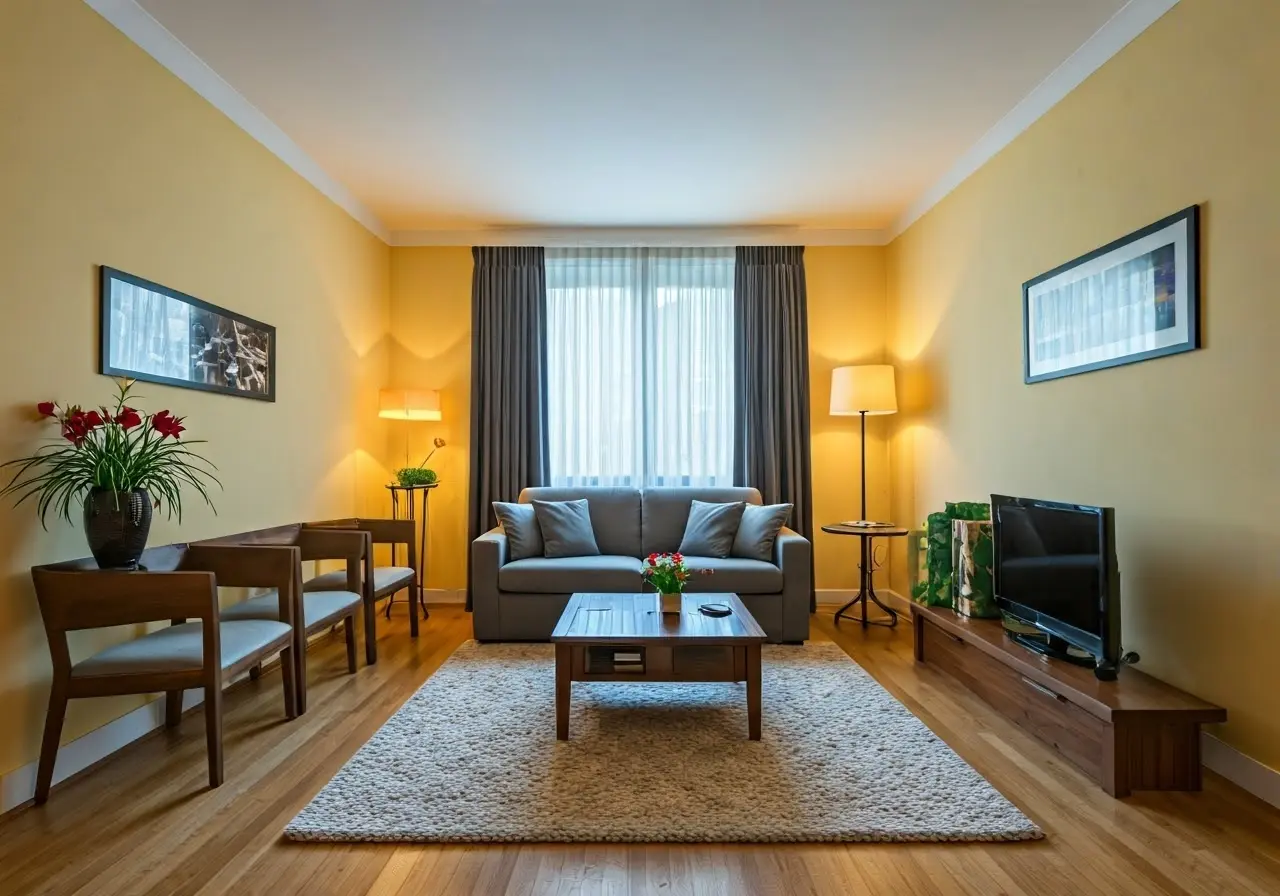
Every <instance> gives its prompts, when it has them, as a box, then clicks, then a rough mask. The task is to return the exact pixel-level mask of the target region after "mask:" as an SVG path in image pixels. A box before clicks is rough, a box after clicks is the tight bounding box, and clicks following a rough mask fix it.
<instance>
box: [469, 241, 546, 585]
mask: <svg viewBox="0 0 1280 896" xmlns="http://www.w3.org/2000/svg"><path fill="white" fill-rule="evenodd" d="M471 253H472V257H473V259H474V261H475V266H474V269H473V272H472V275H471V488H470V500H469V508H470V509H469V514H468V516H469V519H468V528H469V529H470V532H471V538H472V539H473V540H474V539H475V538H477V537H479V536H480V535H481V534H483V533H484V532H487V531H488V530H489V529H492V528H493V527H494V526H495V525H497V522H496V517H495V516H494V512H493V502H494V501H515V500H516V499H517V498H518V497H519V496H520V490H521V489H522V488H525V487H527V486H535V485H544V484H546V482H547V479H548V472H547V405H546V394H547V274H546V267H545V264H544V252H543V250H542V249H541V248H531V247H507V246H476V247H475V248H473V249H472V250H471ZM470 579H471V568H470V564H468V565H467V584H468V587H467V609H468V610H470V609H471V588H470Z"/></svg>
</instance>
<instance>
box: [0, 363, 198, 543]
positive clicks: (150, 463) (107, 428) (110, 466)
mask: <svg viewBox="0 0 1280 896" xmlns="http://www.w3.org/2000/svg"><path fill="white" fill-rule="evenodd" d="M132 388H133V381H132V380H120V381H119V386H118V391H117V394H116V403H115V408H114V409H111V408H108V407H106V406H105V405H104V406H101V407H98V408H95V409H91V410H88V411H86V410H84V409H83V408H81V407H80V406H79V405H74V404H73V405H66V406H63V405H59V404H58V403H57V402H55V401H42V402H40V403H39V404H37V405H36V414H37V415H38V418H39V419H41V420H52V421H54V422H56V423H57V424H58V429H59V433H60V434H61V436H62V439H63V440H64V441H65V442H69V443H70V444H69V445H68V444H63V443H61V442H54V443H51V444H47V445H44V446H42V447H40V448H38V449H37V450H36V451H35V453H34V454H32V455H30V456H28V457H22V458H18V459H17V460H12V461H9V462H8V463H5V464H0V466H2V467H14V468H16V471H15V472H14V474H13V477H12V478H11V479H10V480H9V484H8V485H7V486H5V487H4V488H3V489H0V495H6V496H7V495H17V496H18V497H17V501H16V503H18V504H21V503H22V502H23V501H25V500H27V499H28V498H36V499H37V502H36V506H37V509H38V511H39V514H40V521H41V523H42V524H44V523H45V521H46V517H47V514H48V512H49V510H50V509H53V510H55V511H56V512H57V513H58V515H59V516H62V517H63V518H65V519H66V520H67V521H68V522H70V520H71V507H72V505H73V504H75V503H78V502H79V501H80V500H81V499H82V498H84V497H85V496H87V495H89V494H91V493H95V492H102V491H110V492H115V493H117V494H120V493H127V492H132V491H143V492H146V493H147V494H148V495H149V496H150V497H151V499H152V501H153V502H155V503H160V502H161V499H163V500H164V502H165V503H166V504H167V509H168V511H169V513H170V514H174V513H176V514H177V516H178V519H179V520H181V519H182V496H181V491H182V489H184V488H186V487H191V488H194V489H195V490H196V491H197V492H198V493H199V495H200V497H202V498H203V499H204V500H205V502H206V503H207V504H209V506H211V507H212V506H213V502H212V501H210V499H209V494H208V491H207V485H208V484H209V483H213V484H215V485H216V484H218V480H217V479H216V478H215V477H214V475H213V472H212V471H213V469H214V466H213V464H211V463H210V462H209V461H207V460H205V459H204V458H203V457H201V456H200V455H199V454H197V453H196V452H194V451H192V450H191V447H190V446H192V445H197V444H201V443H200V442H190V441H188V442H183V441H180V436H181V435H182V433H183V431H184V430H185V429H186V427H185V426H183V423H182V421H183V418H182V417H175V416H174V415H173V414H171V413H170V412H169V411H167V410H164V411H159V412H157V413H155V414H147V413H145V412H142V411H139V410H137V409H136V408H134V407H132V406H130V405H128V404H126V401H127V400H128V398H129V391H130V389H132Z"/></svg>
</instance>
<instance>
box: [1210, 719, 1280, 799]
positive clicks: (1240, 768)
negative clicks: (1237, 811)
mask: <svg viewBox="0 0 1280 896" xmlns="http://www.w3.org/2000/svg"><path fill="white" fill-rule="evenodd" d="M1200 762H1201V763H1202V764H1203V765H1204V767H1205V768H1207V769H1209V770H1210V771H1213V772H1217V773H1218V774H1220V775H1222V777H1224V778H1226V779H1227V780H1228V781H1230V782H1231V783H1233V784H1235V785H1236V786H1238V787H1240V788H1242V789H1244V790H1247V791H1249V793H1252V794H1253V795H1254V796H1256V797H1257V798H1258V799H1260V800H1262V801H1264V802H1267V803H1270V804H1271V805H1273V806H1276V807H1277V808H1280V771H1277V770H1276V769H1274V768H1271V767H1270V766H1269V765H1263V764H1262V763H1261V762H1259V761H1258V760H1256V759H1254V758H1253V757H1251V756H1246V755H1245V754H1244V753H1241V752H1240V751H1239V750H1237V749H1236V748H1235V747H1233V746H1231V744H1229V743H1227V742H1226V741H1223V740H1219V739H1218V738H1216V737H1214V736H1213V735H1212V734H1210V733H1209V732H1207V731H1202V732H1200Z"/></svg>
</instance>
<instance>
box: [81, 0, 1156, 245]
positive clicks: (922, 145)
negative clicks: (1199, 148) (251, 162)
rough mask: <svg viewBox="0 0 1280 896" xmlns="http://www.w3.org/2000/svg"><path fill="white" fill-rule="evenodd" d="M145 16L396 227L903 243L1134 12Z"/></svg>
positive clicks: (171, 3) (692, 9)
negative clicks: (885, 238)
mask: <svg viewBox="0 0 1280 896" xmlns="http://www.w3.org/2000/svg"><path fill="white" fill-rule="evenodd" d="M87 2H90V3H91V5H93V6H94V7H95V8H98V9H99V10H100V11H102V12H103V14H104V15H107V17H108V18H111V19H112V20H113V21H115V22H116V24H117V25H120V26H121V27H122V30H125V31H126V33H130V32H129V29H128V28H126V27H125V26H124V25H122V24H121V22H120V20H119V19H120V15H119V10H118V9H117V10H116V13H117V14H116V15H114V16H113V15H112V13H111V11H110V10H104V9H103V7H104V6H105V7H120V6H122V0H87ZM132 2H133V0H128V5H132ZM137 2H138V3H139V4H140V5H141V7H143V8H144V9H145V10H146V12H148V13H150V14H151V16H153V17H154V18H155V19H156V20H157V21H158V22H159V23H160V24H161V25H162V26H164V28H165V29H167V30H168V31H169V32H171V34H172V35H173V37H176V38H177V40H178V41H180V42H181V43H182V44H185V45H186V47H187V48H189V50H190V51H191V52H192V53H194V54H195V55H196V56H198V57H199V58H200V59H202V60H203V61H204V62H205V63H207V65H208V66H209V67H210V68H212V70H213V71H214V72H216V73H217V74H218V75H220V76H221V78H222V79H224V80H225V81H226V82H227V84H229V85H230V86H231V87H232V88H234V89H235V91H236V92H238V93H239V94H241V95H242V96H243V98H245V99H247V100H248V101H249V103H251V104H252V105H253V106H256V107H257V109H258V110H260V112H261V113H262V114H264V115H265V116H266V118H267V119H270V122H273V123H274V124H275V125H277V126H278V127H279V129H280V130H282V131H283V132H284V134H285V135H287V137H288V138H291V140H292V142H293V143H295V144H296V147H295V149H297V148H300V149H301V150H302V152H303V153H305V155H306V156H309V157H310V159H311V160H314V163H315V164H316V165H318V168H319V169H321V170H322V172H323V173H324V174H327V175H328V176H329V177H330V178H332V179H333V180H334V181H336V182H337V183H338V184H339V185H340V188H345V190H346V191H347V192H348V193H349V194H350V195H351V196H353V197H354V199H355V200H356V201H357V202H358V203H359V204H361V205H362V206H363V207H364V208H365V209H367V210H368V211H370V212H371V213H372V215H373V216H375V217H376V219H377V220H378V221H379V222H380V223H381V224H382V225H383V227H384V228H385V229H387V230H391V231H420V230H455V231H456V230H466V229H474V228H480V227H494V226H499V227H501V226H524V227H541V228H590V227H701V228H711V227H741V226H749V225H772V226H799V227H805V228H865V229H872V230H879V229H882V228H891V227H892V226H893V224H894V222H895V220H899V219H901V218H902V216H903V215H904V214H908V213H909V212H910V209H911V207H912V206H913V204H918V203H919V202H920V201H921V199H922V197H926V196H927V195H928V193H929V191H930V190H931V189H933V190H935V191H936V190H937V188H938V185H939V184H940V182H941V181H943V180H945V178H946V176H947V175H948V172H954V171H955V170H956V166H957V165H958V164H961V163H962V162H963V160H964V156H965V154H966V152H969V153H971V154H972V151H973V150H974V147H975V144H980V143H981V141H982V140H983V137H984V134H987V135H988V142H990V139H991V135H990V134H988V132H991V131H992V129H993V128H997V125H999V124H1000V123H1001V122H1002V119H1004V120H1005V123H1004V125H1003V126H1004V127H1006V129H1007V128H1008V125H1009V122H1010V121H1012V119H1013V117H1016V116H1011V110H1014V111H1015V112H1016V111H1017V110H1015V107H1017V106H1018V104H1019V103H1020V101H1023V100H1024V98H1027V97H1028V95H1029V94H1033V91H1035V90H1036V88H1037V85H1041V84H1042V82H1045V81H1046V79H1047V78H1050V76H1051V75H1052V74H1053V73H1054V71H1055V69H1058V68H1059V67H1060V66H1062V64H1063V63H1064V61H1066V60H1068V57H1072V54H1073V53H1075V54H1076V56H1075V57H1073V62H1074V63H1075V64H1076V67H1077V68H1080V65H1079V62H1080V58H1081V57H1082V55H1083V54H1084V51H1081V52H1079V53H1077V52H1076V51H1077V50H1080V48H1081V47H1082V45H1086V42H1089V41H1090V38H1091V37H1093V38H1094V39H1093V42H1092V43H1093V44H1094V45H1097V44H1099V39H1100V37H1102V36H1103V35H1105V33H1106V32H1105V29H1104V26H1107V24H1108V20H1111V19H1112V17H1113V16H1115V17H1116V20H1117V21H1113V22H1112V23H1111V25H1110V26H1108V27H1109V28H1112V29H1114V28H1115V27H1116V26H1117V23H1118V22H1119V20H1122V19H1124V18H1125V16H1126V15H1129V16H1130V18H1132V15H1131V13H1132V12H1133V10H1132V9H1128V10H1125V12H1124V14H1122V15H1121V16H1116V13H1117V12H1118V11H1120V10H1121V8H1122V7H1125V6H1126V3H1125V0H788V2H782V0H632V2H625V3H624V2H618V0H359V2H356V0H270V2H264V0H218V2H210V0H137ZM1175 2H1176V0H1134V2H1133V3H1130V4H1129V6H1130V7H1131V8H1132V7H1137V6H1142V7H1146V12H1147V13H1148V14H1149V13H1150V12H1151V10H1152V9H1153V8H1155V9H1157V10H1158V11H1157V12H1156V13H1155V15H1148V16H1147V19H1146V20H1145V21H1143V22H1141V27H1139V28H1138V29H1137V30H1138V31H1140V30H1141V29H1142V28H1145V27H1146V26H1147V25H1148V24H1150V21H1151V20H1154V18H1155V17H1158V14H1159V13H1161V12H1163V11H1164V10H1166V9H1167V8H1168V7H1169V6H1171V5H1173V3H1175ZM142 18H145V17H142ZM149 27H152V28H154V23H150V25H149ZM1100 29H1104V31H1103V35H1098V36H1095V33H1097V32H1099V30H1100ZM155 30H156V31H157V32H160V29H155ZM1129 30H1130V31H1132V30H1133V29H1132V23H1130V28H1129ZM1134 33H1136V32H1134ZM130 36H132V37H134V39H135V40H138V41H139V43H143V45H144V46H146V43H145V42H144V41H143V40H141V39H139V38H138V37H137V36H136V35H134V34H131V35H130ZM1132 36H1133V34H1128V35H1127V36H1124V35H1121V38H1122V39H1121V40H1120V42H1119V46H1123V44H1124V43H1127V41H1128V40H1129V39H1131V37H1132ZM1102 43H1103V44H1107V45H1108V46H1109V45H1110V44H1113V43H1116V40H1111V41H1110V42H1107V41H1102ZM1119 46H1115V47H1114V48H1110V49H1107V48H1106V47H1103V48H1102V49H1104V50H1105V55H1104V56H1103V57H1102V58H1101V59H1099V60H1095V61H1093V62H1092V63H1091V67H1090V66H1086V68H1087V70H1083V73H1082V74H1079V76H1078V77H1076V78H1075V82H1074V83H1078V82H1079V80H1080V79H1081V78H1083V77H1084V76H1086V75H1087V74H1088V72H1089V71H1092V70H1093V68H1096V66H1097V65H1098V64H1101V61H1105V58H1106V57H1109V56H1110V55H1111V53H1114V52H1115V50H1117V49H1118V48H1119ZM1086 48H1087V47H1086ZM148 49H149V50H150V51H151V52H152V53H153V55H157V57H158V58H161V61H162V62H166V64H170V67H171V68H175V71H176V70H177V68H176V67H175V66H174V65H173V64H171V63H170V62H168V61H167V60H166V59H165V58H164V57H163V55H162V54H160V53H157V52H156V50H155V49H154V48H152V47H148ZM179 51H181V48H180V47H179V48H177V49H176V50H175V51H174V52H179ZM1092 55H1095V56H1096V55H1098V47H1097V46H1095V48H1094V52H1093V54H1092ZM1072 64H1073V63H1069V64H1068V65H1067V66H1066V67H1064V68H1067V69H1069V68H1071V66H1072ZM180 74H181V73H180ZM1059 74H1061V73H1059ZM186 79H187V80H188V81H189V83H190V82H191V79H190V78H186ZM215 80H216V79H215ZM1052 81H1053V79H1051V78H1050V85H1051V84H1052ZM1074 83H1071V84H1068V85H1067V86H1066V90H1069V89H1070V88H1071V87H1073V86H1074ZM193 86H196V85H193ZM224 87H225V85H224ZM197 89H199V87H198V86H197ZM1044 90H1045V86H1042V87H1041V91H1042V92H1043V91H1044ZM201 92H202V93H205V94H206V96H208V95H209V93H208V91H205V90H202V91H201ZM1064 92H1065V90H1059V93H1064ZM228 93H229V91H228ZM1056 98H1057V97H1056V96H1054V97H1051V99H1053V100H1054V101H1056ZM241 102H243V101H241ZM1025 105H1026V104H1024V106H1025ZM1049 105H1052V103H1051V102H1050V103H1049ZM1046 108H1047V107H1046ZM250 111H252V110H250ZM1032 111H1034V113H1035V114H1034V115H1033V116H1032V120H1034V117H1035V115H1038V114H1041V113H1042V112H1043V111H1044V110H1043V109H1039V110H1032ZM233 117H235V116H234V115H233ZM1022 117H1024V118H1025V117H1026V116H1025V115H1023V116H1022ZM1015 123H1016V122H1015ZM1026 123H1027V122H1021V124H1020V125H1019V126H1018V127H1017V129H1018V130H1020V129H1021V127H1025V124H1026ZM1014 133H1016V130H1015V131H1014ZM1010 136H1011V135H1010ZM259 139H263V138H262V137H259ZM264 142H267V141H266V140H264ZM286 142H287V141H286ZM269 145H270V144H269ZM995 148H998V147H995Z"/></svg>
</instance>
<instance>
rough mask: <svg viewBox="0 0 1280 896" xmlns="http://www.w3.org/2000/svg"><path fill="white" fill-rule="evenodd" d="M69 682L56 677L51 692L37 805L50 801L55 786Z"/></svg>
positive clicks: (45, 723)
mask: <svg viewBox="0 0 1280 896" xmlns="http://www.w3.org/2000/svg"><path fill="white" fill-rule="evenodd" d="M67 700H68V697H67V682H66V680H65V679H63V680H59V676H58V675H54V678H53V689H52V690H50V691H49V712H48V714H47V715H46V716H45V717H44V740H42V741H41V742H40V765H39V767H38V768H37V770H36V805H37V806H38V805H40V804H42V803H44V802H45V801H46V800H47V799H49V788H50V787H52V786H53V765H54V763H55V762H56V761H57V759H58V744H59V743H60V742H61V740H62V723H63V721H65V720H66V718H67Z"/></svg>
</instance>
